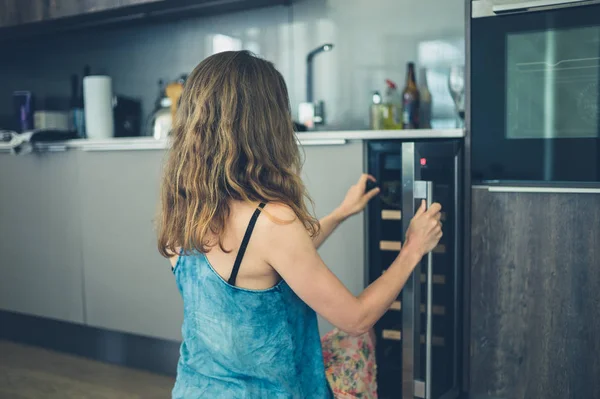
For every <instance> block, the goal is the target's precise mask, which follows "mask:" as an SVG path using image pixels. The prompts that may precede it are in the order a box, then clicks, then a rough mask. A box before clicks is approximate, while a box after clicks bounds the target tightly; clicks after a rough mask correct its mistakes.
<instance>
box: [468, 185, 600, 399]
mask: <svg viewBox="0 0 600 399" xmlns="http://www.w3.org/2000/svg"><path fill="white" fill-rule="evenodd" d="M472 206H473V208H472V243H471V245H472V258H471V305H470V308H471V359H470V362H471V367H470V370H471V376H470V384H471V389H470V392H471V394H472V397H476V398H506V399H509V398H510V399H528V398H545V399H563V398H599V397H600V380H599V379H598V376H599V375H600V357H599V356H598V353H600V319H599V318H598V315H597V313H598V309H600V290H599V289H598V287H600V193H599V194H589V193H588V194H566V193H523V192H513V193H508V192H490V191H489V189H488V188H486V187H480V188H475V189H473V192H472Z"/></svg>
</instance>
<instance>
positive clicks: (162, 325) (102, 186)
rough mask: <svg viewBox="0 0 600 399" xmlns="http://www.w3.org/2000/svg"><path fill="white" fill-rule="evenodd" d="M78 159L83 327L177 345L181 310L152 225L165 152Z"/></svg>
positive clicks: (103, 154) (90, 154)
mask: <svg viewBox="0 0 600 399" xmlns="http://www.w3.org/2000/svg"><path fill="white" fill-rule="evenodd" d="M81 155H82V156H81V159H80V163H79V169H80V179H81V184H80V186H81V224H82V235H83V238H82V241H83V242H82V249H81V252H82V254H83V258H84V263H83V267H84V276H85V278H84V287H85V289H84V292H85V309H86V316H87V324H89V325H90V326H94V327H102V328H106V329H109V330H116V331H122V332H129V333H134V334H139V335H146V336H152V337H158V338H166V339H172V340H179V339H180V337H181V336H180V330H181V323H182V320H183V306H182V302H181V298H180V295H179V292H178V290H177V287H176V285H175V279H174V278H173V275H172V273H171V269H170V264H169V261H168V260H166V259H164V258H163V257H161V256H160V255H159V253H158V249H157V245H156V230H155V228H154V221H155V217H156V211H157V209H158V208H157V204H158V198H159V197H158V194H159V185H160V172H161V166H162V161H163V158H164V156H165V153H164V152H163V151H114V152H84V153H82V154H81Z"/></svg>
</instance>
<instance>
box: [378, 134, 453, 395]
mask: <svg viewBox="0 0 600 399" xmlns="http://www.w3.org/2000/svg"><path fill="white" fill-rule="evenodd" d="M462 157H463V143H462V140H426V141H405V142H401V141H389V140H386V141H371V142H369V143H368V164H369V173H371V174H372V175H374V176H375V177H376V179H377V181H378V184H379V185H380V187H381V189H382V192H381V195H380V196H378V197H377V198H376V199H375V200H373V201H371V204H370V205H369V209H368V229H367V231H368V245H367V248H368V265H369V268H368V280H369V282H371V281H373V280H375V279H377V278H378V277H379V276H381V274H382V273H384V272H385V270H386V268H387V267H389V265H390V264H391V263H392V262H393V260H394V259H395V257H396V256H397V255H398V251H399V250H400V248H401V242H403V241H404V235H405V232H406V230H407V228H408V226H409V223H410V220H411V219H412V216H413V215H414V213H415V211H416V209H417V207H418V206H419V204H420V202H421V200H422V199H424V200H426V201H427V203H428V204H431V203H432V202H439V203H441V204H442V206H443V214H442V220H443V226H444V227H443V229H444V230H443V231H444V237H443V238H442V240H441V241H440V244H439V245H438V246H437V247H436V248H435V249H434V251H433V252H432V253H431V254H429V255H428V256H427V257H426V258H425V259H424V260H423V261H422V262H421V264H420V265H419V266H417V268H416V269H415V271H414V273H413V274H412V276H411V277H410V279H409V280H408V282H407V283H406V286H405V287H404V289H403V291H402V292H401V293H400V295H399V297H398V299H397V301H396V302H394V304H393V305H392V306H391V308H390V309H389V311H388V312H387V313H386V314H385V315H384V316H383V317H382V319H381V320H380V321H379V322H378V323H377V324H376V326H375V332H376V334H377V370H378V387H379V397H380V398H381V399H392V398H398V399H413V398H427V399H440V398H448V399H450V398H455V397H457V396H458V395H459V391H460V381H461V371H462V368H461V367H460V364H461V356H462V353H463V349H462V339H461V336H462V333H461V325H462V324H461V318H462V310H461V309H462V301H461V294H460V293H461V292H462V289H461V283H462V265H463V259H462V253H463V251H462V245H463V244H462V237H463V236H464V235H463V234H462V233H461V231H462V230H461V229H462V220H463V200H462V193H463V182H462V164H463V160H462Z"/></svg>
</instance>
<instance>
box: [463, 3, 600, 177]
mask: <svg viewBox="0 0 600 399" xmlns="http://www.w3.org/2000/svg"><path fill="white" fill-rule="evenodd" d="M599 15H600V1H597V0H536V1H515V0H504V1H499V0H496V1H492V0H478V1H473V2H472V20H471V100H470V104H471V134H472V135H471V140H472V141H471V142H472V160H471V164H472V177H473V180H476V181H498V180H499V181H510V180H519V181H537V182H600V18H599Z"/></svg>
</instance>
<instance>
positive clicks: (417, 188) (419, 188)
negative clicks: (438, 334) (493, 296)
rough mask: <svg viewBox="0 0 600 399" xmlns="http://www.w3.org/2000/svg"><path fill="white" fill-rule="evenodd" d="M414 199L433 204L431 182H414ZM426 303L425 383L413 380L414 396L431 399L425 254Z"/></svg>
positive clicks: (429, 260)
mask: <svg viewBox="0 0 600 399" xmlns="http://www.w3.org/2000/svg"><path fill="white" fill-rule="evenodd" d="M414 197H415V199H424V200H425V202H426V204H427V209H429V207H430V206H431V204H432V203H433V182H430V181H415V184H414ZM426 283H427V303H426V305H425V381H420V380H415V381H414V387H415V392H414V394H415V396H416V397H418V398H423V399H430V398H431V351H432V345H431V341H432V336H433V326H432V319H433V253H432V252H429V253H428V254H427V279H426ZM417 306H418V305H417Z"/></svg>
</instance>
